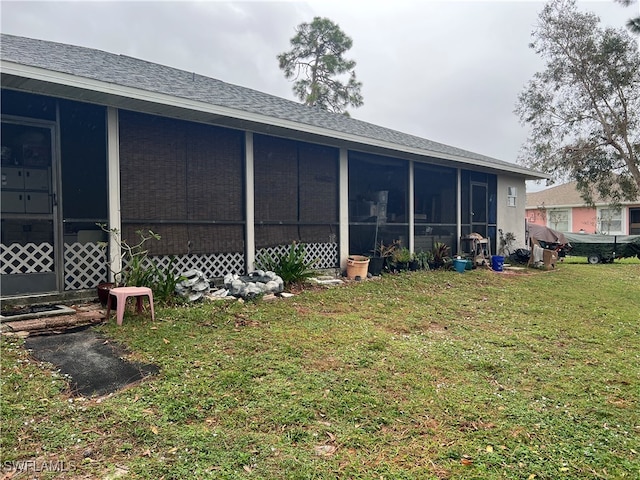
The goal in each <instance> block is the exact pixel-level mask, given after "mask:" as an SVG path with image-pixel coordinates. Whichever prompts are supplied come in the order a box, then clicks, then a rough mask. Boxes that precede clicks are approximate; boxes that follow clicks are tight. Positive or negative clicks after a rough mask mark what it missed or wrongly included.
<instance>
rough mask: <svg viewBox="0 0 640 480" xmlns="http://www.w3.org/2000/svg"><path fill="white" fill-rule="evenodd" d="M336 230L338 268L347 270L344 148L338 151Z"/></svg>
mask: <svg viewBox="0 0 640 480" xmlns="http://www.w3.org/2000/svg"><path fill="white" fill-rule="evenodd" d="M338 202H339V207H338V222H339V226H338V230H339V239H340V244H339V246H338V257H339V259H340V268H341V269H343V270H344V269H345V268H347V257H348V256H349V154H348V152H347V149H346V148H341V149H340V166H339V170H338Z"/></svg>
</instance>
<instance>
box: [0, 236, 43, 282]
mask: <svg viewBox="0 0 640 480" xmlns="http://www.w3.org/2000/svg"><path fill="white" fill-rule="evenodd" d="M0 261H1V263H0V273H2V275H7V274H15V273H47V272H53V271H54V258H53V245H51V244H50V243H38V244H36V243H25V244H24V245H21V244H19V243H11V244H9V245H5V244H1V245H0Z"/></svg>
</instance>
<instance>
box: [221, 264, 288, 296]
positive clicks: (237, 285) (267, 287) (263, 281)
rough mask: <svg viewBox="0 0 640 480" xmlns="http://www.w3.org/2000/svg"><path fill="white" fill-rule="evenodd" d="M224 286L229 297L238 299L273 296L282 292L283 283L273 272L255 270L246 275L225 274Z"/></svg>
mask: <svg viewBox="0 0 640 480" xmlns="http://www.w3.org/2000/svg"><path fill="white" fill-rule="evenodd" d="M224 286H225V288H226V289H227V290H228V291H229V295H233V296H235V297H238V298H253V297H256V296H258V295H266V294H275V293H280V292H282V291H283V290H284V281H283V280H282V278H280V277H279V276H278V275H277V274H276V273H274V272H269V271H267V272H265V271H264V270H256V271H255V272H251V273H249V274H248V275H244V276H238V275H235V274H227V275H225V277H224Z"/></svg>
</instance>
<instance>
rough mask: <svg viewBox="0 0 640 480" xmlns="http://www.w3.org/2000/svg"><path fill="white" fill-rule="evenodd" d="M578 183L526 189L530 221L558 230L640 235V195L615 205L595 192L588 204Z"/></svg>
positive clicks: (527, 210)
mask: <svg viewBox="0 0 640 480" xmlns="http://www.w3.org/2000/svg"><path fill="white" fill-rule="evenodd" d="M576 185H577V184H576V182H570V183H566V184H564V185H558V186H556V187H551V188H547V189H546V190H542V191H540V192H534V193H527V203H526V218H527V221H528V222H529V223H534V224H537V225H545V226H547V227H550V228H553V229H554V230H558V231H559V232H573V233H603V234H607V235H640V198H638V199H636V201H635V202H622V204H621V205H620V206H619V207H613V206H611V204H610V202H607V201H605V200H603V199H602V198H600V197H599V196H598V195H596V196H595V198H594V206H587V205H586V204H585V202H584V200H583V199H582V197H581V196H580V193H579V192H578V189H577V188H576Z"/></svg>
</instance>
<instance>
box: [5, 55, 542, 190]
mask: <svg viewBox="0 0 640 480" xmlns="http://www.w3.org/2000/svg"><path fill="white" fill-rule="evenodd" d="M0 68H1V70H2V72H3V73H4V74H7V75H15V76H19V77H24V78H30V79H33V80H39V81H43V82H48V83H53V84H57V85H64V86H69V87H73V88H78V89H84V90H90V91H94V92H100V93H104V94H107V95H115V96H119V97H125V98H132V99H136V100H141V101H145V102H151V103H159V104H163V105H169V106H173V107H178V108H183V109H187V110H194V111H199V112H205V113H210V114H212V115H220V116H225V117H230V118H235V119H239V120H246V121H249V122H254V123H258V124H263V125H272V126H275V127H281V128H287V129H291V130H294V131H299V132H304V133H310V134H314V135H320V136H325V137H330V138H333V139H338V140H344V141H347V142H353V143H358V144H363V145H369V146H374V147H380V148H384V149H387V150H392V151H397V152H402V153H408V154H413V155H418V156H420V157H435V158H439V159H443V160H450V161H454V162H460V163H463V164H465V165H473V166H476V167H478V166H479V167H486V168H491V169H493V170H497V171H500V172H509V173H517V174H520V175H524V176H526V177H527V178H530V179H544V178H549V176H548V175H546V174H543V173H539V172H532V171H531V170H528V169H524V168H520V167H518V166H517V165H515V164H514V166H513V167H510V166H508V165H498V164H495V163H493V162H487V161H484V160H482V159H478V158H467V157H462V156H459V155H451V154H446V153H443V152H437V151H433V150H427V149H421V148H415V147H409V146H405V145H399V144H395V143H390V142H385V141H382V140H378V139H375V138H370V137H363V136H360V135H353V134H348V133H344V132H340V131H337V130H332V129H328V128H322V127H316V126H313V125H307V124H304V123H298V122H294V121H291V120H283V119H279V118H276V117H271V116H267V115H261V114H257V113H252V112H245V111H242V110H237V109H233V108H229V107H222V106H218V105H212V104H209V103H205V102H199V101H195V100H189V99H185V98H179V97H174V96H171V95H168V94H164V93H156V92H149V91H146V90H141V89H138V88H132V87H126V86H122V85H116V84H113V83H107V82H103V81H100V80H94V79H89V78H83V77H78V76H75V75H71V74H68V73H60V72H53V71H50V70H46V69H43V68H38V67H32V66H26V65H20V64H17V63H14V62H8V61H6V60H3V61H1V62H0ZM425 140H426V139H425Z"/></svg>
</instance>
